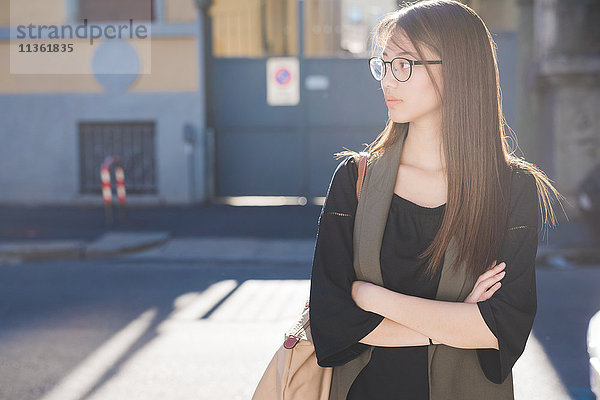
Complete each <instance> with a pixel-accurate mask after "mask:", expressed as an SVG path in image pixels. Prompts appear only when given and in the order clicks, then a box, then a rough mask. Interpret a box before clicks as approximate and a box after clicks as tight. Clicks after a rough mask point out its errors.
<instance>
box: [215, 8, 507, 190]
mask: <svg viewBox="0 0 600 400" xmlns="http://www.w3.org/2000/svg"><path fill="white" fill-rule="evenodd" d="M385 2H386V1H385V0H381V3H385ZM260 3H261V4H262V5H263V6H264V5H265V4H267V3H269V1H268V0H267V1H261V2H260ZM273 3H277V4H279V5H281V4H286V5H287V8H286V10H283V11H281V12H280V13H281V14H284V13H287V15H289V14H290V7H297V9H296V14H295V15H296V18H297V19H295V21H296V23H294V18H292V19H290V20H288V21H287V24H285V23H282V24H280V25H281V26H279V29H280V31H277V30H276V29H275V28H273V24H269V23H267V22H268V21H267V20H264V19H263V20H260V18H259V21H254V22H255V23H259V24H261V26H262V27H263V28H262V29H261V32H262V34H263V35H264V34H265V29H266V30H268V29H271V31H276V32H279V33H281V36H282V37H283V38H284V39H283V40H282V41H281V42H280V43H278V45H277V43H276V44H275V45H273V43H274V42H273V43H272V41H270V40H266V39H265V38H264V37H263V38H262V40H260V41H259V43H260V44H261V45H262V48H260V49H259V50H260V52H262V53H267V54H268V55H270V56H289V55H297V56H298V60H299V66H300V77H299V79H300V102H299V104H298V105H296V106H269V105H268V104H267V101H266V98H267V93H266V90H267V89H266V86H267V82H266V60H267V56H264V55H262V54H260V53H259V55H258V56H257V55H256V54H251V55H245V54H244V51H246V52H248V53H252V51H251V50H252V49H253V42H252V41H251V40H248V35H249V33H248V34H246V35H244V34H243V32H242V33H240V34H239V35H238V36H235V35H233V36H227V34H226V33H224V32H229V34H230V35H231V32H235V30H232V29H233V28H232V26H233V27H237V28H240V27H243V26H245V25H244V24H243V23H242V22H241V21H244V20H245V17H244V16H243V15H244V14H243V13H244V12H245V10H244V9H243V8H239V7H238V8H236V13H237V14H235V21H236V22H235V23H233V24H232V23H229V22H228V21H225V17H224V16H223V13H226V12H227V10H218V12H217V11H214V10H213V11H214V12H213V13H212V14H211V16H210V17H209V18H208V31H209V32H210V35H212V38H211V40H209V41H208V42H209V43H208V53H209V62H208V65H207V77H208V79H207V81H208V85H209V86H208V124H209V126H211V127H213V128H214V129H215V142H216V143H215V145H216V162H215V163H216V177H215V196H217V197H222V196H277V195H281V196H304V197H306V198H307V199H308V201H309V202H310V201H311V200H312V198H314V197H319V196H324V195H325V194H326V190H327V187H328V184H329V180H330V179H331V175H332V173H333V171H334V168H335V166H336V165H337V164H338V163H339V160H335V159H334V157H333V153H335V152H338V151H341V150H343V149H344V148H348V149H352V150H357V151H359V150H362V149H363V148H364V144H366V143H370V142H371V141H372V140H374V139H375V137H376V136H377V134H378V133H379V132H380V131H381V130H382V129H383V128H384V126H385V122H386V120H387V108H386V105H385V101H384V99H383V96H382V93H381V87H380V85H379V83H378V82H376V81H375V80H374V79H373V78H372V77H371V75H370V73H369V70H368V63H367V58H368V55H367V52H366V51H365V52H363V53H362V54H361V56H360V58H357V56H356V54H351V53H349V52H348V51H345V50H343V49H341V46H338V47H336V46H337V44H339V43H340V31H341V28H344V27H343V26H341V24H340V22H339V21H338V20H337V19H336V18H334V17H333V16H332V15H335V12H334V10H336V7H339V6H340V3H341V1H340V0H289V1H287V0H278V1H276V2H273ZM365 3H366V4H369V5H370V7H371V8H372V6H373V4H374V3H376V2H375V1H374V2H365ZM387 3H391V4H390V7H391V8H392V9H394V8H395V4H394V3H395V2H394V1H387ZM240 4H241V3H240ZM245 4H248V3H245ZM267 5H268V4H267ZM319 6H322V7H321V8H319ZM315 7H317V8H316V9H317V11H319V12H321V13H322V14H323V13H325V14H327V12H331V15H329V16H328V15H325V16H324V17H323V18H322V20H324V21H326V22H327V21H330V23H329V25H330V26H329V29H326V28H327V25H326V24H325V25H321V26H319V24H316V23H315V22H314V20H315V16H314V15H315ZM384 8H385V7H382V8H380V12H379V13H378V14H377V15H369V16H364V15H363V20H367V22H369V23H374V22H375V20H376V19H377V18H378V17H379V16H380V15H381V13H383V12H387V11H390V10H386V9H384ZM346 11H348V10H346ZM249 12H250V11H249ZM265 12H266V11H265V8H263V9H261V13H260V14H258V15H259V16H264V13H265ZM349 12H350V13H351V12H352V11H351V10H350V11H349ZM240 15H242V16H241V17H240ZM307 16H309V18H312V20H310V21H307V19H306V17H307ZM369 18H371V20H370V21H368V19H369ZM249 19H251V18H249ZM307 22H308V23H307ZM249 23H250V22H249ZM286 27H287V31H286ZM307 27H308V28H309V29H310V32H309V33H310V34H309V33H307V30H308V29H307ZM292 28H293V29H295V30H292ZM367 28H368V26H367ZM240 29H241V28H240ZM367 30H368V29H367ZM295 31H297V41H290V40H286V39H290V35H291V33H290V32H295ZM316 31H320V33H321V34H323V32H325V31H327V32H328V33H329V36H328V37H327V40H330V41H331V42H332V43H335V45H333V46H330V49H331V47H333V48H334V51H329V52H324V53H325V54H323V55H319V54H318V53H319V52H318V51H315V48H318V46H316V45H314V40H313V39H314V38H313V37H312V36H311V35H313V36H314V34H315V32H316ZM248 32H250V31H248ZM216 35H217V36H216ZM218 35H223V36H218ZM505 36H506V35H505ZM227 37H230V38H231V37H233V39H234V40H235V39H236V38H237V40H236V41H235V43H233V44H231V45H228V44H226V43H225V41H226V38H227ZM267 39H269V38H267ZM306 39H310V40H309V41H308V44H309V45H310V46H311V51H307V47H306V45H307V40H306ZM498 41H499V42H505V40H504V36H501V37H500V38H499V40H498ZM215 43H217V44H219V46H220V47H219V49H220V50H219V51H217V50H216V49H215ZM290 43H292V44H290ZM294 43H297V49H294V48H293V47H294ZM507 43H508V45H509V47H510V48H509V49H508V52H509V53H510V54H504V57H506V56H508V57H509V58H510V59H511V60H513V61H514V57H515V56H516V47H515V44H514V36H510V37H508V42H507ZM234 45H235V46H238V47H237V49H238V50H236V51H230V53H233V56H232V55H231V54H228V55H226V56H222V55H219V53H220V52H221V53H223V52H226V50H225V49H228V48H229V49H231V48H233V46H234ZM269 46H271V47H275V50H272V49H271V48H270V47H269ZM504 46H505V45H504V44H503V43H500V44H499V51H502V50H503V49H504ZM294 50H296V51H294ZM309 53H310V55H309ZM315 53H316V55H315ZM331 53H334V54H331ZM236 54H237V55H236ZM510 65H514V62H513V63H512V64H510ZM314 77H317V78H316V79H317V80H318V81H320V82H325V85H324V86H321V88H317V89H311V88H310V87H307V81H310V80H311V79H312V80H314V79H315V78H314ZM508 80H509V82H508V83H507V82H506V81H503V94H504V95H505V96H504V98H505V99H506V98H507V96H506V95H507V94H508V95H510V94H511V93H513V92H514V74H510V73H509V76H508ZM509 99H510V97H509ZM507 108H510V106H509V107H507V105H506V104H504V109H505V110H506V113H507V114H509V113H510V110H509V109H507Z"/></svg>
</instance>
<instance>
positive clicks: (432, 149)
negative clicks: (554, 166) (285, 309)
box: [310, 0, 562, 400]
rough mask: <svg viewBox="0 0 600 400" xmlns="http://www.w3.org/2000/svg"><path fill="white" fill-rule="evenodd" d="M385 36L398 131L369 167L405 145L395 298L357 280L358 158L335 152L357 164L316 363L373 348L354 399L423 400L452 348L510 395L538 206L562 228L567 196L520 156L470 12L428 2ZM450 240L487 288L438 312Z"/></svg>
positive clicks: (341, 195) (383, 74)
mask: <svg viewBox="0 0 600 400" xmlns="http://www.w3.org/2000/svg"><path fill="white" fill-rule="evenodd" d="M374 32H375V40H376V43H377V46H376V47H377V48H379V49H380V50H383V51H382V53H381V54H378V55H377V56H376V57H373V58H371V59H370V60H369V67H370V69H371V73H372V75H373V77H374V78H375V79H376V80H378V81H381V89H382V92H383V93H382V94H383V96H384V97H385V99H386V104H387V107H388V117H389V120H388V123H387V126H386V128H385V129H384V130H383V131H382V132H381V133H380V134H379V135H378V137H377V138H376V140H375V141H374V142H373V143H371V144H370V145H369V146H368V147H367V149H366V150H367V151H369V152H370V153H371V154H372V157H371V159H372V160H370V163H373V162H377V159H378V157H381V156H382V155H383V154H385V152H386V151H390V149H392V144H393V143H396V140H402V141H403V145H402V147H401V149H402V150H401V154H400V156H399V157H400V162H399V167H398V170H397V172H396V181H395V185H394V188H393V190H394V193H393V197H392V199H391V203H390V205H389V214H388V217H387V222H386V225H385V231H384V234H383V239H382V244H381V252H380V266H381V273H382V278H383V283H384V285H383V286H379V285H375V284H373V283H370V282H366V281H360V280H357V279H356V274H355V271H354V268H353V256H354V253H353V250H355V249H353V229H354V217H355V215H356V211H357V205H358V202H357V199H356V181H357V177H358V153H356V152H352V151H345V152H341V153H337V156H338V158H340V157H344V156H345V157H346V158H345V159H344V160H342V161H341V162H340V163H339V165H338V167H337V168H336V170H335V172H334V174H333V177H332V180H331V182H330V186H329V189H328V192H327V197H326V200H325V203H324V206H323V209H322V211H321V215H320V217H319V229H318V235H317V243H316V247H315V254H314V259H313V266H312V274H311V289H310V321H311V334H312V338H313V342H314V345H315V351H316V355H317V360H318V364H319V365H320V366H322V367H334V368H335V367H336V366H340V365H344V364H345V363H348V362H349V361H350V360H353V359H355V358H356V357H358V356H359V355H360V354H361V353H363V352H364V351H365V350H366V349H367V348H369V347H370V346H374V348H373V352H372V354H371V358H370V360H369V362H368V364H367V365H366V366H365V367H364V368H363V369H362V370H361V371H360V373H359V374H358V375H357V376H356V378H355V379H354V381H353V383H352V385H351V387H350V390H349V392H348V395H347V399H350V400H364V399H370V400H377V399H382V400H383V399H385V400H389V399H402V400H409V399H416V400H425V399H429V398H430V393H429V392H430V389H429V388H430V386H429V382H428V381H429V379H430V377H429V376H428V356H427V349H428V346H430V345H431V344H434V345H435V344H442V345H446V346H452V347H455V348H461V349H472V350H473V351H476V352H477V356H478V358H477V359H478V361H479V364H480V368H481V370H482V371H483V373H484V374H485V377H486V378H487V379H489V381H490V382H493V383H495V384H501V383H503V382H505V380H506V378H507V377H508V376H511V375H510V372H511V369H512V366H513V365H514V363H515V362H516V360H517V359H518V358H519V357H520V355H521V354H522V352H523V350H524V347H525V343H526V341H527V338H528V336H529V334H530V332H531V328H532V325H533V320H534V317H535V313H536V309H537V300H536V286H535V256H536V252H537V243H538V212H539V206H538V200H539V199H541V200H542V203H543V205H544V215H545V223H546V225H547V222H548V219H547V216H548V212H550V214H551V216H552V222H553V224H554V223H555V219H554V213H553V212H552V208H551V207H550V205H549V202H548V198H549V197H548V193H549V191H551V192H553V193H554V194H555V195H556V196H561V195H560V193H558V191H557V190H556V189H555V188H554V187H553V186H552V184H551V183H550V180H549V179H548V178H547V177H546V175H545V174H544V173H543V172H542V171H541V170H540V169H538V168H537V167H536V166H535V165H533V164H532V163H529V162H527V161H525V160H523V159H521V158H518V157H516V156H514V155H512V154H511V153H510V152H509V148H508V144H507V141H506V137H505V135H504V133H505V131H504V129H505V128H504V127H505V123H504V118H503V115H502V108H501V103H500V90H499V86H498V67H497V62H496V55H495V50H494V43H493V40H492V38H491V36H490V33H489V32H488V30H487V28H486V26H485V24H484V23H483V21H482V20H481V19H480V18H479V16H478V15H477V14H476V13H475V12H474V11H473V10H472V9H471V8H469V7H467V6H465V5H463V4H461V3H459V2H456V1H452V0H436V1H431V0H430V1H421V2H418V3H414V4H412V5H409V6H407V7H404V8H402V9H400V10H398V11H396V12H393V13H389V14H387V15H386V16H384V18H383V19H382V20H381V22H380V23H379V25H378V26H377V27H376V29H375V30H374ZM370 165H371V164H370ZM369 168H371V166H369ZM561 197H562V196H561ZM451 237H455V238H457V242H458V249H459V252H458V254H459V256H458V262H457V264H458V263H459V262H463V264H462V265H464V266H465V268H466V270H465V272H466V274H467V276H469V277H471V281H470V282H475V284H474V285H473V287H472V290H471V293H470V294H469V295H468V296H467V297H466V298H464V299H461V300H462V301H461V302H444V301H438V300H434V299H435V298H436V293H437V289H438V286H439V283H440V276H441V270H442V265H443V261H444V256H445V251H446V249H447V247H448V243H449V240H450V238H451ZM498 260H501V261H502V262H500V263H498V264H497V261H498ZM470 287H471V286H469V288H470ZM511 377H512V376H511ZM433 379H435V377H433ZM511 385H512V382H511ZM510 390H512V386H511V388H510ZM511 396H512V395H511ZM497 398H506V397H497ZM457 400H458V399H457Z"/></svg>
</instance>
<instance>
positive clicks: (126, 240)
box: [0, 232, 170, 264]
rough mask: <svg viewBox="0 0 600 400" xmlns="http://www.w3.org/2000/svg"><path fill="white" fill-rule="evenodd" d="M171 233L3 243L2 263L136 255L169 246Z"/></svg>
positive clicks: (139, 233) (0, 245)
mask: <svg viewBox="0 0 600 400" xmlns="http://www.w3.org/2000/svg"><path fill="white" fill-rule="evenodd" d="M169 239H170V233H169V232H108V233H105V234H104V235H102V236H101V237H100V238H98V239H97V240H94V241H91V242H86V241H83V240H43V241H19V242H16V241H15V242H4V243H2V244H0V264H15V263H18V262H22V261H46V260H82V259H95V258H103V257H110V256H114V255H118V254H127V253H133V252H136V251H140V250H145V249H149V248H152V247H155V246H159V245H161V244H164V243H166V242H167V241H168V240H169Z"/></svg>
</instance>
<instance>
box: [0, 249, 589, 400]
mask: <svg viewBox="0 0 600 400" xmlns="http://www.w3.org/2000/svg"><path fill="white" fill-rule="evenodd" d="M309 277H310V265H309V264H307V263H297V264H283V265H282V264H281V263H277V262H274V263H261V264H239V263H200V262H190V261H189V260H172V261H168V260H164V259H161V260H152V259H151V258H141V259H132V258H130V259H113V260H97V261H83V262H77V261H70V262H40V263H29V264H16V265H5V266H2V267H0V399H2V400H33V399H40V400H51V399H60V400H71V399H86V400H121V399H123V400H125V399H127V400H131V399H145V400H153V399H159V398H160V399H161V400H162V399H177V400H183V399H196V400H198V399H207V400H208V399H211V400H212V399H249V398H250V397H251V394H252V391H253V389H254V387H255V385H256V383H257V382H258V380H259V379H260V377H261V375H262V372H263V371H264V368H265V367H266V364H267V363H268V362H269V360H270V359H271V357H272V355H273V353H274V351H275V350H276V349H277V347H278V346H279V344H280V341H281V339H282V337H283V331H284V330H285V329H286V328H287V327H288V326H289V325H290V324H291V322H293V320H294V318H295V316H296V315H297V314H298V312H299V311H300V310H301V308H302V305H303V302H304V300H305V298H306V296H307V295H308V289H309ZM598 282H600V268H598V266H588V267H577V268H575V269H571V270H560V269H553V268H549V267H544V266H540V265H538V267H537V288H538V314H537V317H536V321H535V325H534V329H533V334H532V336H531V337H530V339H529V342H528V344H527V347H526V349H525V353H524V354H523V356H522V357H521V359H519V360H518V362H517V364H516V365H515V367H514V369H513V375H514V380H515V394H516V399H517V400H525V399H527V400H535V399H540V400H541V399H544V400H554V399H591V398H592V397H591V392H590V390H589V381H588V359H587V351H586V343H585V335H586V330H587V323H588V320H589V318H590V317H591V316H592V315H593V314H594V313H595V312H596V311H598V310H600V290H598Z"/></svg>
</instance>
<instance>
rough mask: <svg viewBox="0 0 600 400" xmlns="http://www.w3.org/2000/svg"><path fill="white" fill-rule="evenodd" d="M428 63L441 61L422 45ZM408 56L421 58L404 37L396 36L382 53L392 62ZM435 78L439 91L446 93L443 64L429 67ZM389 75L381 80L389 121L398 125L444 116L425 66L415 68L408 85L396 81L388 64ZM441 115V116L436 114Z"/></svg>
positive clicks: (414, 58)
mask: <svg viewBox="0 0 600 400" xmlns="http://www.w3.org/2000/svg"><path fill="white" fill-rule="evenodd" d="M423 52H424V53H425V60H427V61H433V60H439V59H440V58H439V56H438V55H437V54H435V53H434V52H432V51H431V50H429V49H428V48H426V47H425V46H423ZM399 56H401V57H405V58H408V59H410V60H418V59H419V56H418V54H417V52H416V50H415V48H414V46H413V45H412V44H411V42H410V40H409V39H408V38H407V37H406V36H404V35H396V36H395V37H394V38H393V39H391V38H390V39H389V40H388V41H387V43H386V45H385V48H384V50H383V60H384V61H391V60H392V59H393V58H394V57H399ZM429 66H430V67H431V69H432V72H433V73H434V75H435V76H436V80H437V82H438V85H439V86H440V90H443V82H442V65H441V64H430V65H429ZM386 69H387V72H386V74H385V76H384V77H383V80H382V81H381V88H382V90H383V94H384V96H385V99H386V105H387V107H388V115H389V118H390V119H391V120H392V121H394V122H397V123H405V122H414V121H417V120H419V119H423V118H431V117H432V116H435V117H439V114H441V106H442V104H441V100H440V99H439V98H438V96H437V94H436V92H435V89H434V87H433V83H432V81H431V79H430V78H429V75H428V74H427V70H426V69H425V66H423V65H413V68H412V75H411V76H410V79H408V80H407V81H405V82H400V81H398V80H396V78H395V77H394V75H393V74H392V73H391V68H390V64H386ZM392 98H395V99H398V100H399V101H388V100H389V99H392ZM436 114H438V115H436Z"/></svg>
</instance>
